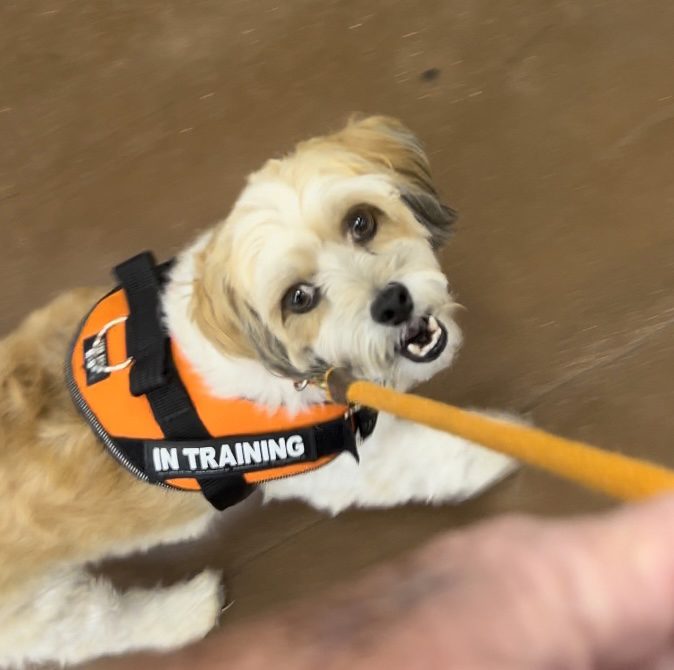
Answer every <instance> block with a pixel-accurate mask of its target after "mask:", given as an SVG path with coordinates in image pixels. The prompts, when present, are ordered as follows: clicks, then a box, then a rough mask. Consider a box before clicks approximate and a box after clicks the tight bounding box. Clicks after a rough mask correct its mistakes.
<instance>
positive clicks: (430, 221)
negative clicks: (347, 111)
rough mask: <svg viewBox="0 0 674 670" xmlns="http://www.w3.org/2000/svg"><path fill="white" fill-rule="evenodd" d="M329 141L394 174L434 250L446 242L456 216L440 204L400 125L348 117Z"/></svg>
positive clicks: (420, 155)
mask: <svg viewBox="0 0 674 670" xmlns="http://www.w3.org/2000/svg"><path fill="white" fill-rule="evenodd" d="M333 137H334V139H335V140H337V141H338V142H339V143H340V144H342V145H343V146H345V147H346V148H348V149H349V150H350V151H353V152H354V153H356V154H357V155H359V156H361V157H362V158H364V159H365V160H367V161H368V162H370V163H374V164H376V165H378V166H381V167H383V168H385V169H387V170H390V171H392V172H393V173H394V178H395V182H396V185H397V187H398V189H399V191H400V197H401V198H402V200H403V202H404V203H405V204H406V205H407V206H408V207H409V208H410V209H411V210H412V212H413V213H414V216H415V217H416V218H417V220H418V221H419V222H420V223H422V224H423V225H424V226H426V228H427V229H428V230H429V232H430V233H431V241H432V243H433V246H434V247H436V248H437V247H439V246H441V245H442V244H443V243H444V242H445V241H446V240H447V239H448V238H449V236H450V234H451V228H452V224H453V223H454V221H455V220H456V217H457V214H456V212H455V211H454V210H453V209H451V208H450V207H448V206H447V205H445V204H443V203H442V202H441V201H440V198H439V197H438V194H437V191H436V190H435V186H434V185H433V180H432V177H431V169H430V165H429V162H428V157H427V156H426V153H425V152H424V150H423V147H422V146H421V143H420V142H419V140H418V139H417V137H416V136H415V135H414V134H413V133H412V132H411V131H410V130H409V129H408V128H406V127H405V126H404V125H403V124H402V123H401V122H400V121H398V120H397V119H393V118H391V117H387V116H368V117H364V118H362V117H352V118H351V119H350V120H349V122H348V124H347V126H346V127H345V128H344V129H343V130H342V131H340V132H339V133H337V134H336V135H335V136H333Z"/></svg>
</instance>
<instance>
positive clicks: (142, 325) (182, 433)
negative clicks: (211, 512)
mask: <svg viewBox="0 0 674 670" xmlns="http://www.w3.org/2000/svg"><path fill="white" fill-rule="evenodd" d="M167 267H168V265H167V264H164V265H161V266H157V265H156V263H155V259H154V256H153V255H152V254H151V253H149V252H144V253H142V254H138V255H137V256H134V257H133V258H130V259H129V260H127V261H125V262H124V263H121V264H120V265H118V266H117V267H116V268H115V275H116V277H117V279H118V280H119V282H120V284H121V286H122V288H123V289H124V292H125V294H126V299H127V301H128V303H129V318H128V320H127V323H126V347H127V355H128V356H131V357H133V360H134V363H133V366H132V367H131V373H130V385H131V393H132V394H133V395H135V396H140V395H145V396H146V397H147V399H148V401H149V403H150V407H151V409H152V413H153V415H154V417H155V420H156V421H157V423H158V424H159V426H160V427H161V429H162V432H163V433H164V435H165V436H166V438H167V439H171V440H180V439H207V438H209V437H210V434H209V433H208V431H207V430H206V427H205V426H204V424H203V423H202V421H201V419H200V418H199V415H198V414H197V411H196V409H195V408H194V404H193V403H192V399H191V398H190V396H189V394H188V393H187V390H186V389H185V386H184V385H183V383H182V381H181V379H180V376H179V375H178V373H177V370H176V368H175V364H174V361H173V357H172V356H171V348H170V343H169V339H168V336H167V334H166V333H165V331H164V327H163V325H162V322H161V311H160V309H161V307H160V291H161V282H162V281H163V278H164V277H163V275H165V274H166V269H167ZM199 484H200V486H201V489H202V492H203V494H204V496H205V497H206V499H207V500H208V501H209V502H210V503H211V504H212V505H213V506H214V507H216V508H217V509H225V507H228V506H230V505H232V504H234V503H235V502H239V501H240V500H242V499H243V498H245V497H246V496H247V495H249V494H250V493H251V492H252V490H253V487H252V486H250V485H248V484H247V483H246V482H245V481H244V480H243V477H242V476H241V475H232V476H231V477H228V478H227V479H222V478H220V479H218V480H217V481H216V482H212V481H211V480H210V478H205V479H204V480H201V479H199Z"/></svg>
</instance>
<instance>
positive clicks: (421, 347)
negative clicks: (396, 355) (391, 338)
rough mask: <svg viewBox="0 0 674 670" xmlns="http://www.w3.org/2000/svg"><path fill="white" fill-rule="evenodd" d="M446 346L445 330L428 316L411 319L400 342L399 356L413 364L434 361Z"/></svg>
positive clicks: (438, 322) (433, 318)
mask: <svg viewBox="0 0 674 670" xmlns="http://www.w3.org/2000/svg"><path fill="white" fill-rule="evenodd" d="M446 346H447V329H446V328H445V326H444V325H443V324H442V323H441V322H440V321H438V320H437V319H436V318H435V317H434V316H431V315H430V314H429V315H428V316H420V317H417V318H416V319H412V321H410V322H409V323H408V324H407V326H406V327H405V329H404V331H403V333H402V339H401V342H400V355H401V356H404V357H405V358H407V359H408V360H410V361H412V362H413V363H430V362H432V361H434V360H436V359H437V358H438V357H439V356H440V354H441V353H442V352H443V351H444V350H445V347H446Z"/></svg>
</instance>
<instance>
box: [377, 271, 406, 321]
mask: <svg viewBox="0 0 674 670" xmlns="http://www.w3.org/2000/svg"><path fill="white" fill-rule="evenodd" d="M413 309H414V303H413V302H412V296H411V295H410V292H409V291H408V290H407V289H406V288H405V287H404V286H403V285H402V284H398V283H397V282H394V283H393V284H389V285H388V286H386V287H385V288H384V289H383V290H382V291H381V293H380V294H379V295H378V296H377V297H376V298H375V299H374V301H373V302H372V305H371V306H370V314H372V318H373V319H374V320H375V321H376V322H377V323H382V324H384V325H385V326H397V325H398V324H400V323H403V321H407V319H409V318H410V314H412V310H413Z"/></svg>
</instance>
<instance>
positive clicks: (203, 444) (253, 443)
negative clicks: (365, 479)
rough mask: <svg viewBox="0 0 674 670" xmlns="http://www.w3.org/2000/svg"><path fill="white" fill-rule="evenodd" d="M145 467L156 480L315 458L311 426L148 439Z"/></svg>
mask: <svg viewBox="0 0 674 670" xmlns="http://www.w3.org/2000/svg"><path fill="white" fill-rule="evenodd" d="M144 445H145V468H146V472H147V473H148V474H149V475H150V477H151V478H153V479H155V480H159V481H161V480H164V479H172V478H175V477H195V476H203V475H208V476H216V477H217V476H219V475H223V476H224V475H231V474H233V473H244V472H255V471H257V470H267V469H269V468H278V467H282V466H284V465H291V464H293V463H303V462H305V461H312V460H316V440H315V437H314V433H313V431H312V430H302V429H298V430H296V431H294V432H291V433H275V434H269V435H251V436H243V435H242V436H236V437H231V438H224V439H219V440H218V439H210V440H195V441H191V440H190V441H170V440H168V441H167V440H161V441H153V440H147V441H145V443H144Z"/></svg>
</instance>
